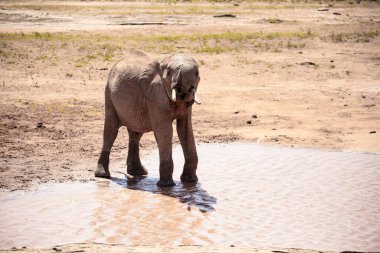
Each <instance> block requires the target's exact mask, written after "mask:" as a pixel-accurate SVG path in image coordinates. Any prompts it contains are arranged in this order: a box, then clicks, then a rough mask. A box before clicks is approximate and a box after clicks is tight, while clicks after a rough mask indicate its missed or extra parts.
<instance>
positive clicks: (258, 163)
mask: <svg viewBox="0 0 380 253" xmlns="http://www.w3.org/2000/svg"><path fill="white" fill-rule="evenodd" d="M198 153H199V157H200V164H199V173H198V175H199V178H200V182H201V183H200V184H197V185H196V186H191V185H183V184H181V183H179V182H178V181H177V186H176V187H173V188H171V189H159V188H158V187H156V181H157V176H158V174H157V164H158V154H157V152H155V153H153V154H152V155H151V156H149V157H148V158H147V159H146V160H145V163H144V164H145V165H146V167H147V168H148V169H149V172H150V175H149V177H147V178H145V179H129V180H127V179H126V178H125V176H124V175H123V174H121V173H119V174H117V173H113V176H115V178H113V179H112V180H99V181H97V182H90V183H67V184H49V185H43V186H41V187H39V188H38V189H37V190H35V191H32V192H14V193H9V194H3V195H1V196H0V224H1V226H0V247H1V248H8V247H13V246H16V247H21V246H29V247H30V246H34V247H36V246H52V245H56V244H63V243H69V242H105V243H124V244H128V245H152V244H154V245H156V244H162V245H181V244H201V245H210V244H222V245H230V244H234V245H237V246H252V247H269V246H270V247H296V248H307V249H320V250H361V251H379V250H380V211H379V210H380V183H379V182H380V155H376V154H363V153H349V152H327V151H320V150H312V149H292V148H279V147H271V146H262V145H257V144H228V145H227V144H225V145H217V144H202V145H200V146H198ZM173 156H174V160H175V179H177V180H178V178H179V175H180V172H181V167H182V163H183V158H182V151H181V149H180V148H176V149H175V150H174V151H173ZM113 168H114V170H115V168H120V170H122V171H125V167H124V166H121V165H120V166H119V165H118V164H114V165H113ZM116 170H117V169H116Z"/></svg>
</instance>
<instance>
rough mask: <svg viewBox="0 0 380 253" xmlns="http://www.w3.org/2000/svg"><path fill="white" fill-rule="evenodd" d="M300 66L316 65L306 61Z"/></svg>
mask: <svg viewBox="0 0 380 253" xmlns="http://www.w3.org/2000/svg"><path fill="white" fill-rule="evenodd" d="M300 65H312V66H314V65H316V64H315V63H314V62H311V61H305V62H301V63H300Z"/></svg>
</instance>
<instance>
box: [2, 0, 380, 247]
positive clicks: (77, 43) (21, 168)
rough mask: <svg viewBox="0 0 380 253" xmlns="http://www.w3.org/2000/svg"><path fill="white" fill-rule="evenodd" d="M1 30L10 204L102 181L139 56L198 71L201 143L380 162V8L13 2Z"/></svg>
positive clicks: (122, 142) (148, 143) (150, 141)
mask: <svg viewBox="0 0 380 253" xmlns="http://www.w3.org/2000/svg"><path fill="white" fill-rule="evenodd" d="M224 14H232V16H231V15H227V17H215V16H220V15H224ZM0 21H1V22H0V64H1V75H0V76H1V80H0V94H1V96H0V112H1V124H0V141H1V146H0V173H1V174H0V175H1V180H0V188H1V190H2V191H3V192H7V191H16V190H20V189H28V188H29V187H31V186H34V185H37V184H41V183H44V182H50V181H57V182H61V181H71V180H81V181H82V180H83V181H88V180H95V179H94V177H93V171H94V169H95V166H96V161H97V156H98V154H99V152H100V148H101V144H102V130H103V129H102V128H103V116H104V113H103V89H104V85H105V81H106V79H107V74H108V71H109V70H110V68H111V67H112V65H113V64H114V63H115V62H116V61H117V60H118V59H119V58H121V57H122V56H123V55H124V54H125V53H126V52H127V51H128V50H133V49H136V48H139V49H142V50H144V51H146V52H147V53H148V54H150V55H151V56H152V57H154V58H159V57H162V56H164V55H168V54H171V53H174V52H185V53H188V54H190V55H192V56H193V57H194V58H195V59H196V60H197V61H198V62H199V64H200V70H201V83H200V86H199V92H198V93H199V96H200V98H201V100H202V102H203V103H202V105H200V106H195V105H194V109H193V115H194V120H193V122H194V129H195V136H196V140H197V142H198V143H205V142H206V143H208V142H233V141H241V142H258V143H270V144H274V145H286V146H292V147H293V146H294V147H297V146H299V147H313V148H318V149H332V150H355V151H363V152H371V153H379V152H380V135H379V131H380V129H379V127H380V111H379V109H378V106H379V103H380V96H379V95H380V67H379V65H380V46H379V45H380V37H379V30H380V5H379V4H378V2H372V1H371V2H367V1H361V2H359V1H358V2H356V1H355V2H354V1H347V2H344V1H342V2H340V1H339V2H314V1H301V2H298V1H297V2H295V3H291V2H255V1H242V2H240V1H239V2H226V3H210V2H197V3H188V2H187V3H175V2H164V3H155V2H154V3H152V2H108V1H102V2H96V1H91V2H87V1H86V2H83V1H60V2H58V1H33V2H28V1H0ZM173 142H174V143H176V144H178V138H177V137H175V138H174V140H173ZM127 143H128V135H127V131H126V129H124V128H122V129H121V131H120V132H119V136H118V138H117V140H116V142H115V145H114V148H113V151H112V154H111V173H112V172H113V171H118V170H119V169H118V168H117V167H115V166H112V163H113V164H116V162H115V161H120V160H123V159H126V154H127ZM141 148H142V150H143V155H146V154H147V153H148V152H149V151H151V150H153V149H155V148H156V144H155V141H154V137H153V134H151V133H149V134H145V135H144V136H143V139H142V143H141ZM200 159H202V158H201V157H200ZM177 169H178V168H177ZM148 252H149V251H148Z"/></svg>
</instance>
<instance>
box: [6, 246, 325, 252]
mask: <svg viewBox="0 0 380 253" xmlns="http://www.w3.org/2000/svg"><path fill="white" fill-rule="evenodd" d="M0 252H4V253H5V252H36V251H35V250H33V249H27V248H25V249H18V250H17V249H11V250H4V251H2V250H0ZM38 252H41V253H47V252H62V253H69V252H70V253H74V252H125V253H135V252H141V253H157V252H162V253H164V252H165V253H175V252H181V253H192V252H204V253H214V252H225V253H235V252H238V253H246V252H252V253H272V252H273V253H282V252H283V253H300V252H309V253H317V252H320V251H314V250H309V251H306V250H299V249H252V248H242V247H241V248H235V247H233V246H230V247H226V246H225V247H208V248H205V247H202V246H182V247H163V246H137V247H126V246H123V245H108V244H107V245H104V244H67V245H62V246H56V247H52V248H51V249H41V250H39V251H38ZM325 252H328V251H325Z"/></svg>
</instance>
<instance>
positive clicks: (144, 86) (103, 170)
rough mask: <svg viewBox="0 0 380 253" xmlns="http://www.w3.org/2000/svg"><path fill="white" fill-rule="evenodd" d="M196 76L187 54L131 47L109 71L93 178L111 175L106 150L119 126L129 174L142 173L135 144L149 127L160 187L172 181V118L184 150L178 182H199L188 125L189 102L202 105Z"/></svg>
mask: <svg viewBox="0 0 380 253" xmlns="http://www.w3.org/2000/svg"><path fill="white" fill-rule="evenodd" d="M199 81H200V76H199V66H198V64H197V62H196V61H195V60H194V59H193V58H191V57H189V56H186V55H185V54H173V55H170V56H167V57H164V58H162V59H160V60H158V59H156V60H154V59H152V58H150V57H149V56H148V55H147V54H145V53H144V52H143V51H139V50H137V51H133V52H130V53H128V54H127V55H126V56H125V57H124V58H122V59H121V60H120V61H119V62H117V63H116V64H115V65H114V66H113V67H112V69H111V70H110V73H109V76H108V81H107V84H106V87H105V120H104V132H103V146H102V150H101V153H100V156H99V160H98V165H97V168H96V171H95V176H96V177H101V178H110V177H111V175H110V172H109V155H110V151H111V148H112V145H113V143H114V141H115V139H116V137H117V134H118V130H119V128H120V127H121V126H125V127H127V129H128V135H129V144H128V156H127V174H129V175H132V176H136V177H138V176H146V175H147V174H148V171H147V170H146V169H145V167H144V166H143V165H142V164H141V161H140V155H139V143H140V139H141V137H142V135H143V134H144V133H146V132H150V131H153V132H154V137H155V139H156V142H157V146H158V149H159V159H160V164H159V174H160V178H159V181H158V182H157V185H158V186H159V187H170V186H174V185H175V183H174V181H173V166H174V165H173V159H172V138H173V126H172V122H173V121H174V120H176V128H177V133H178V137H179V140H180V144H181V147H182V150H183V154H184V158H185V163H184V167H183V172H182V174H181V177H180V179H181V181H182V182H197V181H198V177H197V175H196V170H197V166H198V155H197V150H196V145H195V140H194V134H193V127H192V119H191V117H192V105H193V103H194V102H195V103H197V104H200V101H199V100H198V98H197V95H196V91H197V88H198V84H199Z"/></svg>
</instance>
